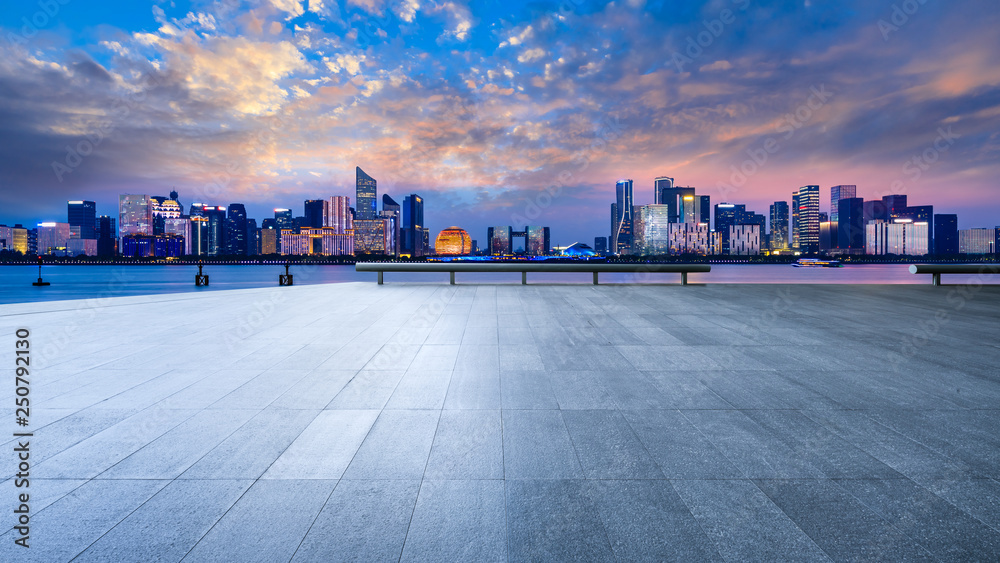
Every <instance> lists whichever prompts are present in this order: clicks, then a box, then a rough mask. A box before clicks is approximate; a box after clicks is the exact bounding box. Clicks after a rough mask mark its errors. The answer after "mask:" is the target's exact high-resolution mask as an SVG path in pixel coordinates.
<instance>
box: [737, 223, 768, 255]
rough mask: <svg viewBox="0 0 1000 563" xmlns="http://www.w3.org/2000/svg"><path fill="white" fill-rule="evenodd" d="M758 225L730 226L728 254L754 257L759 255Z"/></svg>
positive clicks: (759, 229)
mask: <svg viewBox="0 0 1000 563" xmlns="http://www.w3.org/2000/svg"><path fill="white" fill-rule="evenodd" d="M760 233H761V228H760V225H730V226H729V254H731V255H733V256H756V255H758V254H760Z"/></svg>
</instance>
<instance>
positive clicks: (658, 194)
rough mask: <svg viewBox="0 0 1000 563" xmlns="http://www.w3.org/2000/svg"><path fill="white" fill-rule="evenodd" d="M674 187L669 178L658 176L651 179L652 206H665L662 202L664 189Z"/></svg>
mask: <svg viewBox="0 0 1000 563" xmlns="http://www.w3.org/2000/svg"><path fill="white" fill-rule="evenodd" d="M672 187H674V179H673V178H670V177H669V176H658V177H656V178H654V179H653V205H660V204H666V203H667V202H666V201H664V192H663V190H665V189H670V188H672Z"/></svg>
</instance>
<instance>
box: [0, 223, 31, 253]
mask: <svg viewBox="0 0 1000 563" xmlns="http://www.w3.org/2000/svg"><path fill="white" fill-rule="evenodd" d="M0 249H2V250H10V251H13V252H20V253H21V254H27V253H28V229H25V228H23V227H7V226H4V225H0Z"/></svg>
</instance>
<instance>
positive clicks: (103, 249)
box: [97, 215, 118, 258]
mask: <svg viewBox="0 0 1000 563" xmlns="http://www.w3.org/2000/svg"><path fill="white" fill-rule="evenodd" d="M117 252H118V221H117V220H116V219H115V218H114V217H110V216H108V215H101V216H100V217H98V218H97V255H98V256H101V257H104V258H110V257H113V256H114V255H115V254H116V253H117Z"/></svg>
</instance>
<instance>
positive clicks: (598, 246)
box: [594, 237, 608, 256]
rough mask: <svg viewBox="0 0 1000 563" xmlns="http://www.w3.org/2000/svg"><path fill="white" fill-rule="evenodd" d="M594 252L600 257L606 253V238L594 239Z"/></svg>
mask: <svg viewBox="0 0 1000 563" xmlns="http://www.w3.org/2000/svg"><path fill="white" fill-rule="evenodd" d="M594 252H596V253H597V254H599V255H601V256H604V255H605V254H607V253H608V237H594Z"/></svg>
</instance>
